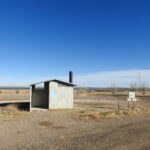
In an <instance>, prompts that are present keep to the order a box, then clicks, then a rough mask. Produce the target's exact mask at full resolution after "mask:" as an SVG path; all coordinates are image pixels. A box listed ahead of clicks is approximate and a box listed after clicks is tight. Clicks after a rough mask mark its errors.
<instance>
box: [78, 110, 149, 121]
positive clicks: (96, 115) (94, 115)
mask: <svg viewBox="0 0 150 150" xmlns="http://www.w3.org/2000/svg"><path fill="white" fill-rule="evenodd" d="M144 114H150V109H145V110H143V109H137V110H132V109H124V110H119V111H114V112H93V111H79V112H78V119H80V120H100V119H106V118H120V117H127V116H138V115H144Z"/></svg>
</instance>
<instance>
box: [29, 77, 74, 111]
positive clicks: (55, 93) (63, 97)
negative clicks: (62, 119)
mask: <svg viewBox="0 0 150 150" xmlns="http://www.w3.org/2000/svg"><path fill="white" fill-rule="evenodd" d="M41 83H43V84H44V87H43V88H37V87H36V86H37V85H38V84H41ZM74 86H75V85H74V84H72V83H70V82H64V81H60V80H57V79H54V80H48V81H44V82H39V83H34V84H31V85H30V111H32V110H38V109H62V108H73V87H74Z"/></svg>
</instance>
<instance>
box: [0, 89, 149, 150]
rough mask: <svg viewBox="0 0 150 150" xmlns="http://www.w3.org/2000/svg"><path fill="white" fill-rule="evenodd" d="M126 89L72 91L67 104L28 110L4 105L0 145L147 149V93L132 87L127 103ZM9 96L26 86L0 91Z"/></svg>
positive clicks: (25, 149)
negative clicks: (132, 101)
mask: <svg viewBox="0 0 150 150" xmlns="http://www.w3.org/2000/svg"><path fill="white" fill-rule="evenodd" d="M13 92H14V91H13ZM127 93H128V92H127V91H122V92H117V93H116V94H115V95H114V94H112V93H111V92H105V91H84V90H82V91H81V90H80V91H75V92H74V109H72V110H49V111H34V112H32V113H30V112H27V111H21V110H18V108H17V105H8V106H7V107H5V110H7V111H3V112H1V114H0V139H1V140H0V145H1V146H0V150H10V149H11V150H150V142H149V139H150V94H149V92H147V93H146V96H143V95H142V93H140V92H138V93H136V95H137V102H136V103H135V107H134V108H132V104H130V108H128V103H127ZM14 95H15V96H14ZM8 97H9V98H10V99H11V98H15V97H16V98H18V97H19V98H20V97H21V98H22V97H23V98H28V97H29V92H27V91H26V93H24V92H19V93H11V92H10V93H9V92H8V91H7V93H1V94H0V99H7V98H8ZM118 101H119V110H118Z"/></svg>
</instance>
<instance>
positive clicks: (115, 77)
mask: <svg viewBox="0 0 150 150" xmlns="http://www.w3.org/2000/svg"><path fill="white" fill-rule="evenodd" d="M54 78H57V79H61V80H65V81H68V76H64V77H54ZM48 79H50V77H32V78H30V79H29V78H28V79H27V78H26V79H13V78H2V77H0V86H28V85H29V84H30V83H33V82H37V81H41V80H48ZM140 82H141V83H142V82H145V83H146V84H147V85H150V69H147V70H122V71H111V72H97V73H92V74H85V75H78V74H74V83H75V84H76V85H78V86H93V87H110V85H111V84H113V83H115V84H116V85H117V86H122V87H125V86H130V84H131V83H136V84H140Z"/></svg>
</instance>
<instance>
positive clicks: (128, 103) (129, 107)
mask: <svg viewBox="0 0 150 150" xmlns="http://www.w3.org/2000/svg"><path fill="white" fill-rule="evenodd" d="M129 108H130V102H129V101H128V109H129Z"/></svg>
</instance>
